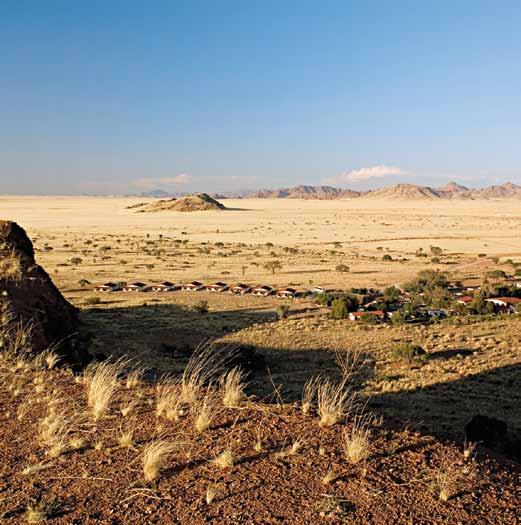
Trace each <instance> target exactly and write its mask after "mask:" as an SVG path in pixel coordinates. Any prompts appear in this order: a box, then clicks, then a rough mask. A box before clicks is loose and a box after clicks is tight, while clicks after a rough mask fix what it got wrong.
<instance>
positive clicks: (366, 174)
mask: <svg viewBox="0 0 521 525" xmlns="http://www.w3.org/2000/svg"><path fill="white" fill-rule="evenodd" d="M390 175H391V176H396V175H407V172H406V171H404V170H403V169H402V168H399V167H398V166H386V165H385V164H379V165H377V166H368V167H365V168H360V169H358V170H351V171H346V172H344V173H341V174H340V175H338V176H337V177H330V178H328V179H325V180H324V182H327V183H328V184H342V183H345V182H361V181H366V180H369V179H382V178H384V177H388V176H390Z"/></svg>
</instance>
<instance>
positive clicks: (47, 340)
mask: <svg viewBox="0 0 521 525" xmlns="http://www.w3.org/2000/svg"><path fill="white" fill-rule="evenodd" d="M0 315H1V317H0V329H1V333H2V334H4V341H3V343H4V346H6V345H7V344H8V341H7V340H6V338H9V337H12V335H13V334H14V333H16V332H17V331H18V332H19V327H23V329H24V332H25V333H26V336H27V341H26V342H25V343H24V344H23V348H20V350H23V351H26V352H30V353H33V354H37V353H40V352H43V351H44V350H46V349H48V348H50V347H53V348H55V350H56V352H57V353H58V354H59V355H61V356H62V358H63V359H64V360H65V361H67V362H68V363H71V364H74V365H78V364H79V365H81V364H85V363H86V362H87V361H88V353H87V352H86V350H84V349H82V348H81V347H80V345H79V344H78V340H77V337H76V334H77V324H78V321H77V312H76V308H75V307H74V306H72V305H71V304H70V303H69V302H68V301H67V300H66V299H65V298H64V297H63V295H62V294H61V293H60V291H59V290H58V288H56V286H55V285H54V283H53V282H52V280H51V278H50V277H49V275H48V274H47V272H45V270H44V269H43V268H42V267H41V266H39V265H38V264H36V262H35V258H34V249H33V245H32V242H31V240H30V239H29V237H28V236H27V234H26V233H25V231H24V229H23V228H21V227H20V226H19V225H18V224H16V223H14V222H11V221H0Z"/></svg>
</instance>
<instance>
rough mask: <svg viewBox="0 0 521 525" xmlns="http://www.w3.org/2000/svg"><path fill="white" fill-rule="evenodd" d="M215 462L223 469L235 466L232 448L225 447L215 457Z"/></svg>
mask: <svg viewBox="0 0 521 525" xmlns="http://www.w3.org/2000/svg"><path fill="white" fill-rule="evenodd" d="M213 463H214V464H215V465H217V466H218V467H219V468H222V469H224V468H229V469H231V468H233V466H234V464H235V457H234V454H233V450H232V448H231V447H228V448H225V449H224V450H223V451H222V452H221V453H220V454H219V455H218V456H217V457H215V458H214V459H213Z"/></svg>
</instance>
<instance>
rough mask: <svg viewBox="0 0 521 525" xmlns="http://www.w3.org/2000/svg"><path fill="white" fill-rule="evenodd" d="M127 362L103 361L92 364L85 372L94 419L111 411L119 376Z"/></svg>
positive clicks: (119, 360) (121, 360)
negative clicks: (111, 402)
mask: <svg viewBox="0 0 521 525" xmlns="http://www.w3.org/2000/svg"><path fill="white" fill-rule="evenodd" d="M125 363H126V361H125V360H124V359H118V360H117V361H110V360H107V361H103V362H102V363H97V362H94V363H91V364H90V365H89V366H88V367H87V368H86V369H85V371H84V373H83V377H84V381H85V384H86V385H87V404H88V406H89V407H90V409H91V411H92V415H93V416H94V419H99V418H101V417H103V416H104V415H105V414H106V413H107V412H108V410H109V405H110V401H111V399H112V398H113V396H114V393H115V392H116V390H117V387H118V376H119V374H120V373H121V371H122V369H123V367H124V366H125Z"/></svg>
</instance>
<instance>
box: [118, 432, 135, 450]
mask: <svg viewBox="0 0 521 525" xmlns="http://www.w3.org/2000/svg"><path fill="white" fill-rule="evenodd" d="M118 444H119V446H120V447H121V448H133V447H134V429H133V428H130V429H127V430H123V429H120V433H119V437H118Z"/></svg>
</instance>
